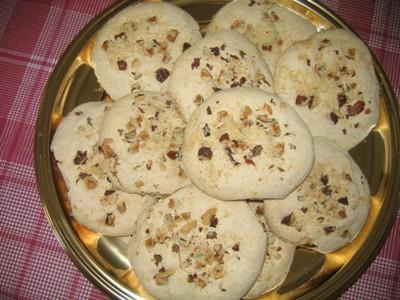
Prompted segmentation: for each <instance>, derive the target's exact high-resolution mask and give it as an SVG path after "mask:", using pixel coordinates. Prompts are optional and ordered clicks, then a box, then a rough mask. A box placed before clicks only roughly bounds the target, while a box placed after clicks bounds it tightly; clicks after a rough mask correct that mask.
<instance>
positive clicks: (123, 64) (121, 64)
mask: <svg viewBox="0 0 400 300" xmlns="http://www.w3.org/2000/svg"><path fill="white" fill-rule="evenodd" d="M117 65H118V69H119V70H120V71H124V70H126V69H127V68H128V64H127V63H126V61H125V60H118V61H117Z"/></svg>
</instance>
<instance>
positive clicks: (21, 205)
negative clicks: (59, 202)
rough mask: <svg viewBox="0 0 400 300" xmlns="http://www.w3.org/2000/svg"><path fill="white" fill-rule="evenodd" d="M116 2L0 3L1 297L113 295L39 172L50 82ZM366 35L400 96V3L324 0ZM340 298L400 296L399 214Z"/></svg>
mask: <svg viewBox="0 0 400 300" xmlns="http://www.w3.org/2000/svg"><path fill="white" fill-rule="evenodd" d="M111 2H112V1H110V0H101V1H96V0H91V1H83V0H82V1H79V0H76V1H67V0H58V1H49V0H36V1H16V0H2V1H0V70H1V71H0V95H1V96H0V97H1V99H0V298H1V299H107V297H106V296H105V295H104V294H102V292H101V291H100V290H98V289H97V288H96V287H95V286H94V285H93V284H91V283H90V282H89V281H88V280H87V279H86V278H85V277H84V276H83V275H82V274H81V273H80V272H79V270H78V269H77V267H76V266H75V265H74V264H73V263H72V262H71V261H70V259H69V258H68V256H67V255H66V254H65V252H64V250H63V248H62V246H61V245H60V244H59V242H58V241H57V239H56V238H55V236H54V234H53V233H52V231H51V228H50V226H49V225H48V223H47V220H46V217H45V215H44V212H43V209H42V206H41V202H40V199H39V195H38V192H37V188H36V177H35V170H34V154H33V153H34V151H33V150H34V136H35V123H36V118H37V113H38V108H39V104H40V98H41V96H42V93H43V90H44V87H45V84H46V82H47V80H48V78H49V76H50V74H51V72H52V70H53V69H54V67H55V65H56V63H57V60H58V58H59V57H60V55H61V54H62V53H63V51H64V50H65V48H66V47H67V45H68V44H69V43H70V42H71V40H72V39H73V38H74V36H75V35H76V34H77V33H78V32H79V31H80V30H81V29H82V28H83V27H84V26H85V24H87V22H88V21H89V20H90V19H91V18H92V17H93V16H95V15H96V14H98V13H100V12H101V11H102V10H103V9H104V8H106V7H107V6H109V5H110V4H111ZM321 2H322V3H324V4H325V5H326V6H328V7H329V8H331V9H332V10H333V11H335V12H336V13H337V14H338V15H339V16H341V17H342V18H343V19H344V20H345V21H347V23H348V24H349V25H350V26H351V27H352V28H353V29H354V30H355V31H356V32H357V33H358V34H359V35H360V36H361V37H362V39H363V40H364V41H365V42H366V43H367V44H368V45H369V47H370V49H371V50H372V51H373V53H374V54H375V55H376V57H377V59H378V60H379V62H380V63H381V64H382V65H383V67H384V69H385V70H386V73H387V74H388V77H389V79H390V81H391V83H392V85H393V87H394V90H395V93H396V97H397V99H399V95H400V13H399V12H400V1H399V0H386V1H385V0H382V1H378V0H377V1H369V0H356V1H348V0H347V1H346V0H322V1H321ZM341 299H400V215H399V214H398V215H397V220H396V222H395V225H394V228H393V229H392V232H391V234H390V236H389V238H388V240H387V241H386V243H385V245H384V247H383V248H382V250H381V251H380V253H379V255H378V256H377V257H376V259H375V260H374V261H373V263H372V264H371V266H370V267H369V268H368V270H367V271H366V272H365V273H364V274H363V276H362V277H361V278H360V279H359V280H358V281H357V282H356V283H355V284H354V285H353V286H352V287H351V288H350V289H349V290H348V291H347V292H346V293H345V294H343V295H342V297H341Z"/></svg>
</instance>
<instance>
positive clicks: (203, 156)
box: [197, 147, 213, 160]
mask: <svg viewBox="0 0 400 300" xmlns="http://www.w3.org/2000/svg"><path fill="white" fill-rule="evenodd" d="M197 156H198V158H199V160H210V159H211V158H212V156H213V153H212V151H211V149H210V148H209V147H200V148H199V151H198V152H197Z"/></svg>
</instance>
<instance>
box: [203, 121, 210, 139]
mask: <svg viewBox="0 0 400 300" xmlns="http://www.w3.org/2000/svg"><path fill="white" fill-rule="evenodd" d="M203 135H204V136H205V137H208V136H210V135H211V131H210V127H208V124H206V125H204V127H203Z"/></svg>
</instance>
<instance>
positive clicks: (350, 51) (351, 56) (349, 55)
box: [346, 48, 356, 60]
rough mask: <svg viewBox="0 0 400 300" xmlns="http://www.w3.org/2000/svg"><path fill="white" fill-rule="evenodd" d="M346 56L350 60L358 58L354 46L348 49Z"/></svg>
mask: <svg viewBox="0 0 400 300" xmlns="http://www.w3.org/2000/svg"><path fill="white" fill-rule="evenodd" d="M346 57H347V58H348V59H350V60H354V59H355V58H356V49H354V48H349V49H347V55H346Z"/></svg>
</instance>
